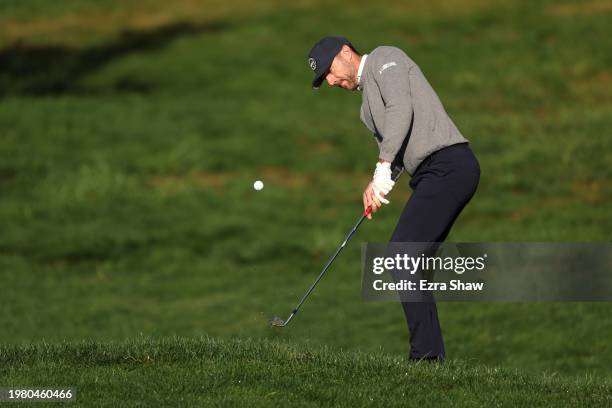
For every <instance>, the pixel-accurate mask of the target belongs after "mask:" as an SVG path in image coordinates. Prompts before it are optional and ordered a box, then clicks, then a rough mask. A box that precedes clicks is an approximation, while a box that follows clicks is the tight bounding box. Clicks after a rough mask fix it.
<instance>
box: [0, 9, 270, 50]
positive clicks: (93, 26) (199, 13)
mask: <svg viewBox="0 0 612 408" xmlns="http://www.w3.org/2000/svg"><path fill="white" fill-rule="evenodd" d="M278 3H279V1H278V0H261V1H258V2H249V1H245V0H237V1H231V2H227V1H220V0H213V1H210V0H206V1H203V0H174V1H172V2H171V3H169V2H165V1H161V0H147V1H135V0H131V1H125V2H123V3H122V4H121V6H120V8H119V9H114V10H103V9H100V10H89V11H84V12H82V13H76V14H75V13H74V12H71V13H66V14H64V15H60V16H36V17H33V18H31V19H27V20H24V19H17V18H6V19H3V18H0V38H1V39H2V44H11V43H15V42H22V41H25V42H28V43H61V44H64V45H73V46H76V45H82V44H83V43H88V42H91V41H96V40H99V39H100V38H108V37H109V36H114V35H117V34H119V33H121V32H123V31H126V30H132V31H133V30H150V29H153V28H157V27H160V26H164V25H168V24H171V23H173V22H175V21H177V20H180V21H190V22H193V23H207V22H211V21H216V20H219V19H225V18H235V17H236V16H240V15H248V14H249V13H253V12H258V13H259V12H265V11H266V10H269V9H272V8H273V6H274V5H277V4H278ZM169 4H171V5H169Z"/></svg>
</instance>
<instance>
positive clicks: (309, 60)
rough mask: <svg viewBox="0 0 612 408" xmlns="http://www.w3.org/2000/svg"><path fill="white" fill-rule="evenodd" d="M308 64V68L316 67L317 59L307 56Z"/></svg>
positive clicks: (313, 68)
mask: <svg viewBox="0 0 612 408" xmlns="http://www.w3.org/2000/svg"><path fill="white" fill-rule="evenodd" d="M308 65H310V69H312V70H313V71H314V70H315V69H317V61H315V59H314V58H308Z"/></svg>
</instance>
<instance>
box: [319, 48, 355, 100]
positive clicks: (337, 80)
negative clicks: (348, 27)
mask: <svg viewBox="0 0 612 408" xmlns="http://www.w3.org/2000/svg"><path fill="white" fill-rule="evenodd" d="M345 47H346V46H345ZM347 48H348V47H347ZM353 58H354V55H353V54H352V52H351V50H350V49H345V48H343V49H342V50H341V51H340V52H339V53H338V55H336V57H335V58H334V60H333V62H332V64H331V67H329V71H328V72H327V74H326V75H325V80H326V81H327V83H328V84H329V86H337V87H340V88H344V89H346V90H349V91H354V90H355V89H357V69H355V65H354V64H352V63H351V62H352V59H353Z"/></svg>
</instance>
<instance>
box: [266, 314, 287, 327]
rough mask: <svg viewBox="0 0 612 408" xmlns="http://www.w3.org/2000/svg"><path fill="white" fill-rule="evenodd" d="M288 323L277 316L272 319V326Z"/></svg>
mask: <svg viewBox="0 0 612 408" xmlns="http://www.w3.org/2000/svg"><path fill="white" fill-rule="evenodd" d="M286 325H287V322H286V321H284V320H283V319H281V318H280V317H276V316H275V317H274V318H273V319H272V320H270V326H272V327H285V326H286Z"/></svg>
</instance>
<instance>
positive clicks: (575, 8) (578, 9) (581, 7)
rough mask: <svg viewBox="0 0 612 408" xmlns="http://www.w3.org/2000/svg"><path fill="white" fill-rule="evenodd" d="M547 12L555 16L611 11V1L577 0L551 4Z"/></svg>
mask: <svg viewBox="0 0 612 408" xmlns="http://www.w3.org/2000/svg"><path fill="white" fill-rule="evenodd" d="M547 12H548V13H549V14H552V15H556V16H564V17H567V16H574V15H589V14H599V13H609V12H612V2H610V1H609V0H591V1H579V2H575V3H556V4H551V5H550V6H549V7H548V9H547Z"/></svg>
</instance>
